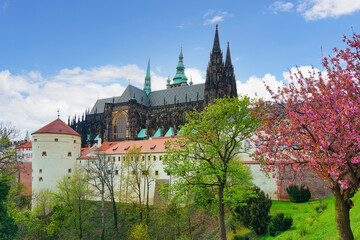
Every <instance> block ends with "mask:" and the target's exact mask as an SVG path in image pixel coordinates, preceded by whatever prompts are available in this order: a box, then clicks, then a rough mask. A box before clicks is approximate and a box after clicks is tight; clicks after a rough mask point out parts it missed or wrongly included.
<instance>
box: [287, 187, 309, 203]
mask: <svg viewBox="0 0 360 240" xmlns="http://www.w3.org/2000/svg"><path fill="white" fill-rule="evenodd" d="M286 192H287V193H288V195H289V198H290V201H291V202H294V203H302V202H307V201H309V199H310V198H311V193H310V190H309V188H308V187H306V186H305V185H301V187H300V189H299V187H298V186H297V185H290V186H289V187H288V188H286Z"/></svg>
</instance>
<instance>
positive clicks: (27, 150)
mask: <svg viewBox="0 0 360 240" xmlns="http://www.w3.org/2000/svg"><path fill="white" fill-rule="evenodd" d="M16 160H17V161H18V162H31V161H32V147H31V143H29V144H28V143H26V145H25V144H22V145H21V146H19V147H17V148H16Z"/></svg>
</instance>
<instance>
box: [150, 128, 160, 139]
mask: <svg viewBox="0 0 360 240" xmlns="http://www.w3.org/2000/svg"><path fill="white" fill-rule="evenodd" d="M152 137H161V128H159V129H158V130H157V131H156V133H155V134H154V136H152Z"/></svg>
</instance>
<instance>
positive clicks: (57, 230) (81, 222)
mask: <svg viewBox="0 0 360 240" xmlns="http://www.w3.org/2000/svg"><path fill="white" fill-rule="evenodd" d="M87 183H88V176H87V175H86V174H84V173H83V172H81V171H79V170H77V171H75V172H74V173H73V174H72V175H71V176H68V175H66V176H64V177H63V178H62V179H61V180H60V181H59V182H58V184H57V186H56V188H57V190H56V191H55V193H54V197H53V202H52V204H53V206H54V208H53V212H52V215H51V216H50V224H49V225H48V227H47V232H48V234H49V235H50V236H58V235H60V236H63V237H64V238H65V239H66V238H69V236H64V235H63V234H65V233H71V235H70V236H77V237H78V238H83V236H84V234H85V232H84V229H86V228H87V227H89V225H88V224H89V219H88V218H89V216H91V215H92V213H93V211H94V208H93V207H92V204H90V203H89V201H88V200H87V198H88V197H89V196H91V195H92V191H91V189H90V188H89V187H88V184H87ZM65 229H66V230H67V231H64V230H65Z"/></svg>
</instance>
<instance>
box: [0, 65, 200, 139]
mask: <svg viewBox="0 0 360 240" xmlns="http://www.w3.org/2000/svg"><path fill="white" fill-rule="evenodd" d="M158 70H159V69H158ZM185 73H186V75H187V76H188V78H189V80H190V76H192V79H193V82H194V83H195V84H196V83H201V82H204V81H205V80H204V78H203V76H204V74H203V73H202V72H201V71H200V70H198V69H195V68H186V70H185ZM145 74H146V72H145V70H143V69H140V68H139V67H138V66H137V65H134V64H132V65H126V66H122V67H115V66H112V65H107V66H101V67H96V68H91V69H82V68H80V67H75V68H72V69H62V70H60V71H59V73H58V74H57V75H55V76H50V77H46V78H44V77H43V76H42V75H41V73H40V72H35V71H31V72H24V73H21V74H17V75H16V74H12V73H11V72H10V71H9V70H4V71H0V102H1V103H2V104H0V112H1V114H0V122H11V123H12V124H13V125H15V126H16V127H17V128H19V129H20V130H21V133H22V136H20V137H24V135H25V133H26V131H27V130H29V133H32V132H34V131H36V130H37V129H39V128H40V127H42V126H44V125H45V124H47V123H49V122H51V121H53V120H54V119H55V118H56V117H57V109H60V115H61V117H60V118H61V119H62V120H63V121H64V122H66V123H67V118H68V116H71V117H73V116H74V115H75V114H76V115H77V116H81V115H82V114H83V113H84V111H85V110H86V109H91V108H92V106H93V104H94V103H95V102H96V100H97V99H99V98H107V97H112V96H120V95H121V94H122V93H123V91H124V90H125V88H126V86H127V85H128V81H127V80H130V83H131V84H132V85H134V86H137V87H139V88H140V89H142V88H143V84H144V78H145ZM166 80H167V77H163V76H159V75H157V74H156V73H154V72H153V71H151V84H152V85H151V88H152V90H153V91H154V90H160V89H165V88H166Z"/></svg>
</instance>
